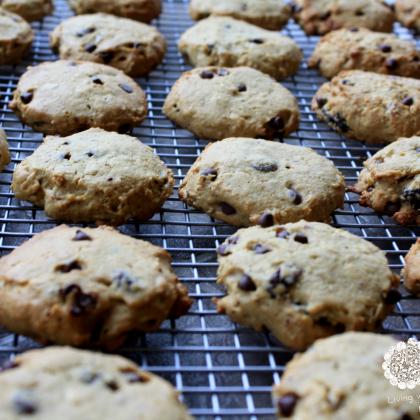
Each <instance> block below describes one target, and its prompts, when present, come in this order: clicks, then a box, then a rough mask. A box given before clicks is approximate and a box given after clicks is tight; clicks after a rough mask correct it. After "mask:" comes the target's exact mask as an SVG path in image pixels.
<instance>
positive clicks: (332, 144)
mask: <svg viewBox="0 0 420 420" xmlns="http://www.w3.org/2000/svg"><path fill="white" fill-rule="evenodd" d="M70 15H71V12H70V10H69V8H68V6H67V3H66V2H65V1H63V0H59V1H56V2H55V13H54V15H53V16H49V17H47V18H46V19H45V20H44V21H43V22H42V23H39V22H38V23H34V24H33V28H34V29H35V31H36V38H35V41H34V43H33V47H32V51H31V54H30V55H29V57H28V58H27V61H26V62H24V63H23V64H22V65H20V66H17V67H13V68H11V67H0V126H2V127H3V128H4V129H5V130H6V132H7V135H8V139H9V145H10V149H11V152H12V163H11V164H10V165H9V166H8V168H7V170H6V171H5V172H4V173H3V174H1V175H0V253H1V254H2V255H4V254H7V253H9V252H10V251H11V250H12V249H13V248H15V247H16V246H18V245H20V244H21V243H22V242H24V241H25V240H27V239H29V238H30V237H31V236H32V235H33V234H34V233H36V232H40V231H43V230H45V229H48V228H51V227H53V226H55V223H54V222H53V221H51V220H49V219H48V218H47V217H46V216H45V214H44V212H43V211H41V210H39V209H36V208H34V207H32V206H31V205H28V203H24V202H19V201H17V200H16V199H15V198H14V197H13V194H12V193H11V191H10V180H11V175H12V172H13V168H14V166H15V165H16V164H17V163H18V162H20V161H21V160H22V159H23V158H25V157H26V156H28V155H29V154H31V153H32V151H33V150H34V149H35V148H36V147H37V146H38V145H39V144H40V142H41V141H42V135H41V134H39V133H34V132H33V131H32V130H31V129H30V128H29V127H26V126H24V125H22V124H21V123H20V122H19V120H18V119H17V118H16V117H15V116H14V114H13V113H12V112H11V111H10V110H9V109H8V103H9V101H10V100H11V97H12V92H13V90H14V88H15V86H16V83H17V81H18V79H19V76H20V75H21V74H22V73H23V72H24V71H25V67H26V66H27V65H29V64H37V63H40V62H42V61H48V60H55V59H57V57H56V56H55V55H53V53H52V51H51V49H50V48H49V45H48V33H49V32H50V31H51V30H52V29H53V28H54V27H55V25H56V24H58V23H59V22H60V21H61V20H63V19H64V18H66V17H69V16H70ZM156 25H157V27H158V28H159V29H160V30H161V31H162V32H163V34H164V35H165V37H166V39H167V40H168V44H169V45H168V46H169V48H168V52H167V54H166V57H165V60H164V62H163V64H162V65H161V66H160V67H159V68H158V69H157V70H156V71H154V72H153V73H152V74H151V75H150V76H149V77H148V78H145V79H140V80H139V83H140V85H141V86H142V87H143V89H144V90H145V91H146V93H147V98H148V102H149V114H148V118H147V120H146V121H145V122H144V123H143V124H142V126H141V127H138V128H136V129H135V130H134V131H133V134H134V135H135V136H137V137H138V138H140V139H141V140H142V141H143V142H145V143H147V144H148V145H150V146H152V147H153V148H154V149H155V150H156V152H157V153H158V154H159V156H160V157H161V158H162V159H163V160H164V161H165V162H166V163H167V164H168V166H169V167H170V168H171V169H172V170H173V171H174V174H175V178H176V181H177V185H178V184H179V182H180V180H181V179H182V178H183V176H184V175H185V173H186V172H187V170H188V168H189V167H190V166H191V165H192V163H193V162H194V160H195V159H196V157H197V156H198V155H199V153H200V152H201V151H202V150H203V148H204V146H205V145H206V142H204V141H201V140H199V139H196V138H194V137H193V136H192V135H191V134H190V133H189V132H187V131H185V130H182V129H179V128H176V127H175V126H174V125H173V124H172V123H171V122H170V121H169V120H168V119H166V118H165V116H164V115H163V114H162V111H161V108H162V105H163V101H164V99H165V97H166V95H167V94H168V92H169V89H170V87H171V86H172V84H173V83H174V81H175V80H176V79H177V78H178V77H179V75H180V73H181V72H182V71H185V70H187V69H188V66H187V65H186V64H185V63H184V61H183V59H182V57H181V55H180V54H179V52H178V50H177V47H176V42H177V40H178V38H179V36H180V35H181V33H182V32H183V31H184V30H185V29H187V28H188V27H190V26H191V25H192V21H191V20H190V18H189V16H188V13H187V2H186V1H182V0H178V1H177V0H172V1H170V0H167V1H165V2H164V12H163V14H162V15H161V17H160V19H159V20H158V21H156ZM395 31H396V32H397V33H398V34H399V35H400V36H401V37H402V38H406V39H413V36H412V35H411V34H410V32H409V31H408V30H406V29H404V28H401V27H400V26H399V25H396V27H395ZM283 33H285V34H287V35H289V36H291V37H292V38H294V39H295V40H296V41H297V42H298V43H299V45H300V46H301V48H302V49H303V51H304V54H305V58H307V57H308V56H309V55H310V53H311V52H312V50H313V48H314V45H315V43H316V42H317V38H316V37H307V36H306V35H305V34H304V33H303V32H302V31H301V29H300V28H299V27H298V26H297V25H296V24H295V23H294V22H293V21H290V23H289V24H288V26H287V27H286V28H285V30H284V31H283ZM416 42H417V45H419V44H420V39H419V38H418V37H417V40H416ZM323 81H324V80H323V79H322V78H321V77H319V76H318V75H317V74H316V72H315V71H311V70H308V69H307V67H306V64H305V63H303V64H302V65H301V68H300V71H299V73H298V74H297V75H296V76H295V77H293V78H290V79H288V80H287V81H285V82H284V85H285V86H286V87H288V88H289V89H290V90H291V91H292V92H293V93H294V94H295V95H296V97H297V98H298V101H299V106H300V111H301V116H302V121H301V124H300V129H299V131H298V132H296V133H294V134H292V135H291V136H290V137H289V138H287V139H286V140H285V141H286V142H287V143H290V144H297V145H304V146H309V147H312V148H313V149H315V150H316V151H317V152H318V153H320V154H322V155H324V156H326V157H328V158H329V159H331V160H332V161H333V162H334V163H335V165H336V166H337V167H338V168H339V169H340V170H341V171H342V172H343V174H344V175H345V177H346V181H347V183H348V185H351V184H353V183H354V182H355V181H356V178H357V175H358V172H359V171H360V169H361V166H362V162H363V161H364V160H365V159H367V158H368V157H370V156H371V155H372V154H373V153H374V152H375V151H376V150H377V149H378V148H374V147H367V146H366V145H364V144H363V143H360V142H357V141H349V140H345V139H344V138H343V137H340V136H338V135H337V134H335V133H334V132H332V131H331V130H330V129H329V128H328V127H327V126H326V125H325V124H322V123H320V122H318V121H317V119H316V117H315V116H314V114H313V113H312V112H311V110H310V102H311V98H312V96H313V95H314V93H315V91H316V90H317V88H318V87H319V85H320V83H322V82H323ZM177 197H178V195H177V189H176V191H175V193H174V194H173V196H172V197H171V198H170V199H169V200H168V201H167V202H166V204H165V206H164V207H163V209H162V211H161V212H160V213H159V214H156V215H155V216H154V218H153V219H152V220H150V221H149V222H147V223H142V224H135V223H132V224H127V225H124V226H122V227H121V228H120V230H121V231H122V232H124V233H126V234H129V235H132V236H135V237H137V238H141V239H145V240H148V241H150V242H152V243H154V244H156V245H160V246H163V247H164V248H166V249H167V250H168V251H169V252H170V253H171V254H172V257H173V266H174V268H175V270H176V272H177V274H178V275H179V277H180V278H181V280H182V281H183V282H184V283H185V284H186V285H187V286H188V288H189V291H190V295H191V297H192V298H193V299H194V305H193V307H192V309H191V310H190V312H189V314H188V315H186V316H184V317H182V318H181V319H179V320H176V321H166V322H165V323H164V324H163V325H162V328H161V329H160V330H159V331H158V332H155V333H151V334H145V335H142V336H139V337H137V338H133V339H132V341H130V342H129V343H128V344H127V345H126V346H125V347H124V348H123V349H121V350H120V352H121V354H123V355H125V356H127V357H129V358H131V359H133V360H135V361H136V362H137V363H138V364H139V365H140V366H141V367H143V368H145V369H147V370H150V371H152V372H154V373H157V374H158V375H161V376H163V377H164V378H166V379H168V380H169V381H171V382H172V383H173V384H174V385H175V386H176V387H177V388H178V389H179V390H180V391H181V392H182V396H183V399H184V402H185V403H186V404H187V405H188V407H189V408H190V410H191V413H192V414H193V415H195V416H196V417H197V418H202V419H221V418H226V417H230V418H233V417H234V418H236V419H256V418H258V419H264V418H272V417H273V414H274V410H273V408H272V403H271V397H270V391H271V386H272V384H273V382H278V381H279V379H280V377H281V374H282V371H283V369H284V365H285V363H287V361H288V360H290V358H291V356H292V353H291V352H290V351H288V350H287V349H285V348H283V347H282V346H281V345H280V344H279V343H278V342H277V341H276V340H275V339H274V338H273V337H271V336H270V335H269V334H263V333H256V332H253V331H251V330H249V329H247V328H244V327H241V326H238V325H235V324H233V323H232V322H231V321H229V319H228V318H227V317H226V316H224V315H218V314H217V313H216V311H215V306H214V305H213V303H212V302H211V299H212V298H213V297H219V296H222V295H223V291H222V290H221V289H220V288H219V287H218V286H216V284H215V276H216V269H217V263H216V253H215V248H216V247H217V246H218V245H219V244H220V243H221V242H222V241H223V240H224V239H225V238H226V237H227V236H228V235H230V234H232V233H234V230H235V229H234V228H232V227H230V226H227V225H225V224H223V223H219V222H215V221H214V220H212V219H210V218H209V217H208V216H206V215H205V214H202V213H200V212H197V211H194V210H192V209H188V208H187V207H186V206H185V205H184V204H183V203H181V202H180V201H179V200H178V198H177ZM334 224H335V226H337V227H342V228H345V229H347V230H349V231H350V232H352V233H354V234H356V235H359V236H362V237H364V238H366V239H368V240H370V241H371V242H373V243H374V244H376V245H377V246H379V247H380V248H382V249H383V250H384V251H386V253H387V256H388V258H389V262H390V266H391V268H392V269H393V270H394V271H396V272H399V270H400V269H401V267H402V263H403V257H404V255H405V253H406V251H407V250H408V248H409V247H410V246H411V244H412V243H413V242H414V240H415V237H416V236H418V235H419V228H416V227H414V228H409V227H402V226H398V225H396V224H395V223H394V222H393V221H392V219H390V218H387V217H381V216H378V215H377V214H375V213H374V212H372V210H370V209H366V208H363V207H360V206H359V204H358V202H357V196H356V195H354V194H352V193H347V194H346V201H345V207H344V209H343V210H340V211H337V212H335V214H334ZM402 292H403V294H404V298H403V300H402V301H401V302H400V303H399V304H398V305H397V307H396V309H395V312H394V313H393V314H392V315H391V316H389V317H388V319H387V320H386V321H385V323H384V326H383V332H384V333H392V334H397V335H400V336H402V337H404V338H407V337H408V336H412V335H419V334H420V305H419V301H418V300H415V299H414V298H413V297H411V296H409V295H408V294H407V293H406V292H404V291H402ZM36 346H37V344H36V343H34V342H33V341H32V340H29V339H27V338H25V337H18V336H16V335H14V334H11V333H10V332H8V331H5V330H1V329H0V361H1V360H4V359H7V358H9V357H11V356H12V355H14V354H16V353H18V352H21V351H24V350H27V349H29V348H33V347H36Z"/></svg>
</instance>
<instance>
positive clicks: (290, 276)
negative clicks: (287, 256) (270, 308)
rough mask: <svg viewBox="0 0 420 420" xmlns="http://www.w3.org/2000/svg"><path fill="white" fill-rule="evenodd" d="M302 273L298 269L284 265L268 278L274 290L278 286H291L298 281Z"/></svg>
mask: <svg viewBox="0 0 420 420" xmlns="http://www.w3.org/2000/svg"><path fill="white" fill-rule="evenodd" d="M302 273H303V271H302V270H301V269H300V268H298V267H296V266H295V265H293V264H288V263H286V264H284V265H283V267H282V268H279V269H278V270H277V271H276V272H275V273H274V274H273V275H272V276H271V277H270V284H271V286H272V288H275V287H276V286H277V285H279V284H283V285H284V286H286V287H290V286H293V285H294V284H295V283H296V282H297V281H298V280H299V278H300V277H301V275H302Z"/></svg>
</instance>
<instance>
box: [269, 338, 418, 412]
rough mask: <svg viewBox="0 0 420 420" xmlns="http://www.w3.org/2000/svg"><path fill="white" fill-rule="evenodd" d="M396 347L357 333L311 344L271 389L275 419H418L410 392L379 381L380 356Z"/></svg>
mask: <svg viewBox="0 0 420 420" xmlns="http://www.w3.org/2000/svg"><path fill="white" fill-rule="evenodd" d="M396 344H397V342H396V340H395V339H394V338H392V337H391V336H386V335H381V334H372V333H362V332H356V333H355V332H351V333H345V334H341V335H338V336H335V337H330V338H326V339H323V340H319V341H317V342H316V343H315V344H314V345H313V346H312V347H311V348H310V349H309V350H308V351H307V352H306V353H304V354H298V355H296V356H295V357H294V358H293V359H292V361H291V362H289V363H288V364H287V365H286V370H285V372H284V374H283V376H282V379H281V382H280V384H279V385H277V386H275V387H274V388H273V401H274V404H275V406H276V409H277V418H280V419H283V418H288V419H292V420H293V419H294V420H297V419H306V418H313V419H319V420H326V419H343V420H344V419H387V420H403V419H404V420H405V419H407V420H409V419H418V418H419V414H418V405H417V404H416V403H414V404H413V400H414V401H415V398H416V397H414V398H413V396H414V391H411V390H404V391H403V390H399V389H398V388H396V387H393V386H392V385H391V384H390V383H389V380H388V379H386V378H385V376H384V371H383V369H382V363H383V362H384V355H385V353H386V352H388V351H389V350H390V349H391V347H392V346H394V345H396ZM410 401H411V402H410ZM308 413H310V417H308Z"/></svg>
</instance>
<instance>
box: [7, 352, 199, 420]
mask: <svg viewBox="0 0 420 420" xmlns="http://www.w3.org/2000/svg"><path fill="white" fill-rule="evenodd" d="M0 371H1V373H0V388H1V390H2V392H1V395H0V410H1V413H2V418H3V419H4V420H12V419H23V418H25V419H26V418H36V419H44V420H46V419H61V420H65V419H67V420H70V419H77V418H79V419H83V420H87V419H102V420H115V419H119V420H135V419H137V420H139V419H144V420H154V419H172V420H192V417H190V416H189V414H188V412H187V409H186V408H185V407H184V405H183V404H181V402H180V401H179V399H178V393H177V391H176V390H175V389H174V388H173V387H172V385H170V384H169V383H168V382H166V381H164V380H163V379H161V378H159V377H158V376H155V375H153V374H151V373H148V372H144V371H142V370H140V369H139V368H138V366H137V365H136V364H135V363H133V362H132V361H130V360H128V359H125V358H123V357H121V356H112V355H105V354H101V353H94V352H89V351H84V350H76V349H71V348H69V347H49V348H45V349H39V350H32V351H28V352H26V353H24V354H21V355H19V356H17V357H16V358H15V359H14V360H11V361H9V362H6V364H5V365H4V366H3V368H2V369H1V367H0Z"/></svg>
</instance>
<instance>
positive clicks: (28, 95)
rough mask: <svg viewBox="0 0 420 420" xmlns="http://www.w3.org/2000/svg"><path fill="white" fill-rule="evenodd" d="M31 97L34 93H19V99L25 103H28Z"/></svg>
mask: <svg viewBox="0 0 420 420" xmlns="http://www.w3.org/2000/svg"><path fill="white" fill-rule="evenodd" d="M33 97H34V95H33V93H32V92H22V93H21V94H20V99H21V101H22V102H23V103H24V104H25V105H27V104H29V102H31V101H32V98H33Z"/></svg>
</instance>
